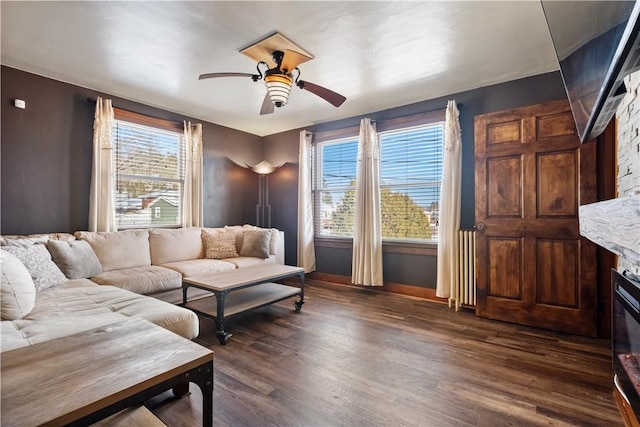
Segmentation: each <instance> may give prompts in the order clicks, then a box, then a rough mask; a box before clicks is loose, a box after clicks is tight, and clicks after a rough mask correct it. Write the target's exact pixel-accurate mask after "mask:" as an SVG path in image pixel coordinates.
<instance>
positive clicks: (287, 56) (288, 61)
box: [280, 49, 312, 73]
mask: <svg viewBox="0 0 640 427" xmlns="http://www.w3.org/2000/svg"><path fill="white" fill-rule="evenodd" d="M309 59H312V58H311V57H309V56H307V55H303V54H301V53H298V52H296V51H293V50H289V49H287V50H285V52H284V56H283V57H282V63H281V64H280V70H282V71H285V70H286V72H287V73H291V72H292V71H293V70H295V69H296V67H297V66H298V65H300V64H302V63H303V62H304V61H308V60H309Z"/></svg>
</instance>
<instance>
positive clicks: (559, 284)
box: [536, 239, 580, 308]
mask: <svg viewBox="0 0 640 427" xmlns="http://www.w3.org/2000/svg"><path fill="white" fill-rule="evenodd" d="M579 246H580V244H579V242H578V241H576V240H552V239H538V241H537V254H536V258H537V261H538V265H537V268H538V280H537V286H538V288H537V292H536V296H537V301H536V302H537V303H539V304H547V305H557V306H561V307H570V308H576V307H578V301H579V298H580V296H579V295H578V283H579V280H580V278H579V277H578V276H579V275H578V265H579V255H580V254H579V252H578V248H579Z"/></svg>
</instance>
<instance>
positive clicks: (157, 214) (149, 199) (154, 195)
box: [113, 110, 185, 229]
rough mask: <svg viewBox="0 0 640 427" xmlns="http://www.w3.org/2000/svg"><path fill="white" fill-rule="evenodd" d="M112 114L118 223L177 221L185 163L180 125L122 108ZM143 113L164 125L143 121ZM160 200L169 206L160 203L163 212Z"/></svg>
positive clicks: (136, 225) (171, 223) (140, 225)
mask: <svg viewBox="0 0 640 427" xmlns="http://www.w3.org/2000/svg"><path fill="white" fill-rule="evenodd" d="M119 113H120V114H119ZM115 115H116V120H115V125H114V129H113V139H114V142H115V150H116V151H115V156H114V157H115V171H116V194H115V206H116V224H117V227H118V229H124V228H145V227H151V226H153V227H176V226H180V224H181V218H180V212H181V209H180V206H181V194H182V186H183V185H184V169H185V167H184V163H185V143H184V136H183V134H182V132H181V130H180V128H179V127H178V125H177V124H176V125H174V124H172V123H170V122H164V121H160V120H157V119H152V118H145V117H144V116H138V115H135V114H133V113H129V112H122V111H121V110H118V111H116V114H115ZM123 116H124V117H123ZM132 119H133V120H132ZM145 119H147V121H148V122H149V123H151V124H155V123H154V122H160V123H161V125H164V126H162V127H157V126H153V125H147V124H143V123H141V122H144V121H145ZM167 124H168V125H167ZM161 206H168V207H170V208H171V209H167V210H166V211H165V210H164V209H163V210H162V214H161V209H160V207H161Z"/></svg>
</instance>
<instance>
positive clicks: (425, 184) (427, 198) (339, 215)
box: [314, 122, 444, 241]
mask: <svg viewBox="0 0 640 427" xmlns="http://www.w3.org/2000/svg"><path fill="white" fill-rule="evenodd" d="M378 137H379V138H380V192H381V194H380V196H381V197H380V199H381V204H382V206H381V209H382V237H383V239H386V240H402V241H407V240H418V241H430V240H437V237H438V232H437V223H438V202H439V200H440V181H441V179H442V146H443V139H444V122H436V123H430V124H426V125H421V126H414V127H409V128H404V129H396V130H391V131H386V132H380V133H378ZM357 154H358V139H357V136H354V137H353V138H345V139H339V140H333V141H326V142H320V143H317V144H316V146H315V153H314V155H315V159H314V165H315V168H314V183H315V188H314V203H315V205H314V206H315V216H316V217H315V221H316V224H315V225H316V227H315V229H316V235H317V236H319V237H340V236H344V237H347V236H352V235H353V215H354V210H355V176H356V162H357Z"/></svg>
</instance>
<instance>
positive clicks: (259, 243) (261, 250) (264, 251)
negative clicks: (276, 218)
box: [240, 230, 271, 259]
mask: <svg viewBox="0 0 640 427" xmlns="http://www.w3.org/2000/svg"><path fill="white" fill-rule="evenodd" d="M270 240H271V230H245V232H244V239H243V241H242V249H240V256H245V257H256V258H262V259H265V258H269V241H270Z"/></svg>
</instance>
